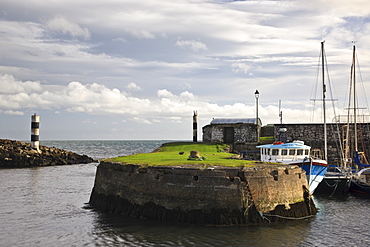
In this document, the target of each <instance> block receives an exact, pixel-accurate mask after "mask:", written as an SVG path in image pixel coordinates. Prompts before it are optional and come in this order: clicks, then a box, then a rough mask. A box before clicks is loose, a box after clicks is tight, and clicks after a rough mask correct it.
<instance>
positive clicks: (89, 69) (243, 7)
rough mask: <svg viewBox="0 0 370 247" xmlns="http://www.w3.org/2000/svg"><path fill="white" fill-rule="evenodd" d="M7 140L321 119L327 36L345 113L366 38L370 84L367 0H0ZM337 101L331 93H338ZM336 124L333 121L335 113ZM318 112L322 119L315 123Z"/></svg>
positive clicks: (163, 134)
mask: <svg viewBox="0 0 370 247" xmlns="http://www.w3.org/2000/svg"><path fill="white" fill-rule="evenodd" d="M0 4H1V9H0V36H1V38H0V43H1V45H0V59H1V60H0V61H1V63H0V117H1V124H0V127H1V128H0V138H9V139H18V140H28V139H29V138H30V137H29V136H30V121H31V115H32V114H34V113H37V114H38V115H40V116H41V123H40V125H41V130H40V138H41V139H44V140H71V139H72V140H74V139H82V140H84V139H86V140H89V139H90V140H94V139H101V140H110V139H118V140H134V139H139V140H140V139H141V140H147V139H161V140H192V115H193V111H195V110H196V111H198V115H199V136H198V138H199V139H201V127H202V126H205V125H207V124H209V122H210V121H211V120H212V118H220V117H222V118H254V117H255V116H256V110H255V109H256V107H255V103H256V100H255V97H254V92H255V91H256V89H258V91H259V92H260V98H259V116H260V118H261V120H262V123H263V124H269V123H278V122H279V100H281V105H282V111H283V117H284V118H283V121H284V122H287V123H293V122H310V121H321V120H320V119H319V118H318V117H317V116H318V115H321V114H319V112H320V109H319V108H320V107H319V106H320V104H321V103H319V101H316V103H315V106H316V108H315V109H313V107H312V106H313V101H311V100H310V99H313V98H316V99H319V98H320V97H321V96H319V95H318V92H317V91H320V90H319V89H317V86H316V84H317V83H319V84H320V81H318V80H320V79H318V78H317V77H320V76H318V64H319V55H320V45H321V41H323V40H325V50H326V55H327V61H328V67H329V71H330V82H331V83H330V85H332V86H331V87H332V88H333V95H334V98H336V99H338V101H336V103H335V104H336V107H337V114H338V112H340V111H341V109H342V108H344V106H345V105H346V103H345V101H346V98H348V97H346V94H347V91H348V89H347V88H348V81H349V79H348V78H349V73H350V65H351V56H352V41H356V48H357V52H358V59H359V61H360V65H361V72H362V78H363V84H362V85H363V89H364V90H365V91H366V90H367V89H369V87H370V85H369V80H370V59H369V58H370V21H369V20H370V19H369V16H370V3H369V2H368V1H367V0H352V1H347V0H299V1H298V0H292V1H263V0H261V1H231V0H213V1H212V0H151V1H137V0H104V1H101V0H100V1H97V0H78V1H76V0H73V1H71V0H54V1H44V0H27V1H24V0H0ZM327 97H329V96H327ZM328 115H329V117H328V119H330V121H331V118H332V117H333V116H332V115H330V114H328ZM315 118H317V119H315Z"/></svg>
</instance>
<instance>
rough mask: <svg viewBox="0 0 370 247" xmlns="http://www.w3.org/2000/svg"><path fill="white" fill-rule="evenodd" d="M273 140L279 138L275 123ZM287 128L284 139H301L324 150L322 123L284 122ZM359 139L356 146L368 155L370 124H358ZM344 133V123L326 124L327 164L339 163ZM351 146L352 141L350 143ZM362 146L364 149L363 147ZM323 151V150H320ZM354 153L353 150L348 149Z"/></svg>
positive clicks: (351, 130) (351, 127)
mask: <svg viewBox="0 0 370 247" xmlns="http://www.w3.org/2000/svg"><path fill="white" fill-rule="evenodd" d="M274 127H275V140H278V139H279V128H280V125H275V126H274ZM284 127H285V128H287V132H286V133H285V136H286V140H287V141H288V142H292V141H294V140H302V141H304V142H305V144H306V145H309V146H311V147H312V149H320V150H321V151H322V150H324V126H323V124H284ZM353 132H354V129H353V125H352V124H351V125H350V133H351V134H352V135H353ZM358 133H359V136H360V138H359V141H358V146H359V149H360V150H361V151H364V152H365V153H366V154H367V157H370V156H369V155H370V124H369V123H362V124H359V125H358ZM345 135H346V124H339V125H338V127H337V125H336V124H331V123H330V124H327V140H328V162H329V164H339V163H340V150H341V149H340V145H341V144H340V143H342V144H343V139H345V138H344V137H345ZM352 142H353V140H352ZM351 146H352V147H353V146H354V145H353V143H351ZM363 148H364V149H363ZM322 152H323V151H322ZM350 153H351V154H353V153H354V151H353V150H351V151H350Z"/></svg>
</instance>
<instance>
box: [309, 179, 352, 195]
mask: <svg viewBox="0 0 370 247" xmlns="http://www.w3.org/2000/svg"><path fill="white" fill-rule="evenodd" d="M349 183H350V178H349V177H348V176H330V177H329V176H324V179H323V180H322V182H321V183H320V184H319V185H318V186H317V188H316V190H315V194H321V195H333V194H339V193H340V194H341V193H346V192H348V190H349Z"/></svg>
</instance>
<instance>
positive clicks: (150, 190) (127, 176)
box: [89, 161, 317, 225]
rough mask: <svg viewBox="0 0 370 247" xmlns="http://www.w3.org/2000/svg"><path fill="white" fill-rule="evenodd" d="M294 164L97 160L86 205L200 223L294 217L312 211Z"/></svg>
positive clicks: (260, 221)
mask: <svg viewBox="0 0 370 247" xmlns="http://www.w3.org/2000/svg"><path fill="white" fill-rule="evenodd" d="M307 187H308V186H307V180H306V176H305V173H304V171H302V169H300V168H299V167H297V166H286V165H272V164H256V165H255V167H249V168H247V167H244V168H240V167H239V168H236V167H222V166H217V167H216V166H212V167H204V166H196V165H183V166H173V167H172V166H166V167H163V166H162V167H161V166H143V165H135V164H124V163H114V162H106V161H101V162H100V164H99V166H98V168H97V172H96V177H95V184H94V188H93V190H92V193H91V197H90V202H89V203H90V206H91V207H93V208H95V209H98V210H102V211H106V212H111V213H116V214H125V215H130V216H133V217H138V218H143V219H151V220H158V221H168V222H176V223H181V224H200V225H247V224H265V223H272V222H281V221H285V220H297V219H304V218H308V217H310V216H312V215H315V214H316V212H317V209H316V207H315V205H314V203H313V201H312V198H311V195H310V193H309V192H308V190H307Z"/></svg>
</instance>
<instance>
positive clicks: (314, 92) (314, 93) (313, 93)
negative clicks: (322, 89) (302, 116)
mask: <svg viewBox="0 0 370 247" xmlns="http://www.w3.org/2000/svg"><path fill="white" fill-rule="evenodd" d="M320 62H321V50H320V53H319V60H318V63H317V67H316V68H317V69H316V73H315V77H314V78H316V79H314V80H313V83H312V88H311V99H316V96H317V87H318V84H319V83H318V81H319V75H320ZM312 101H313V106H312V115H311V122H313V121H314V118H315V108H316V100H312Z"/></svg>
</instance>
